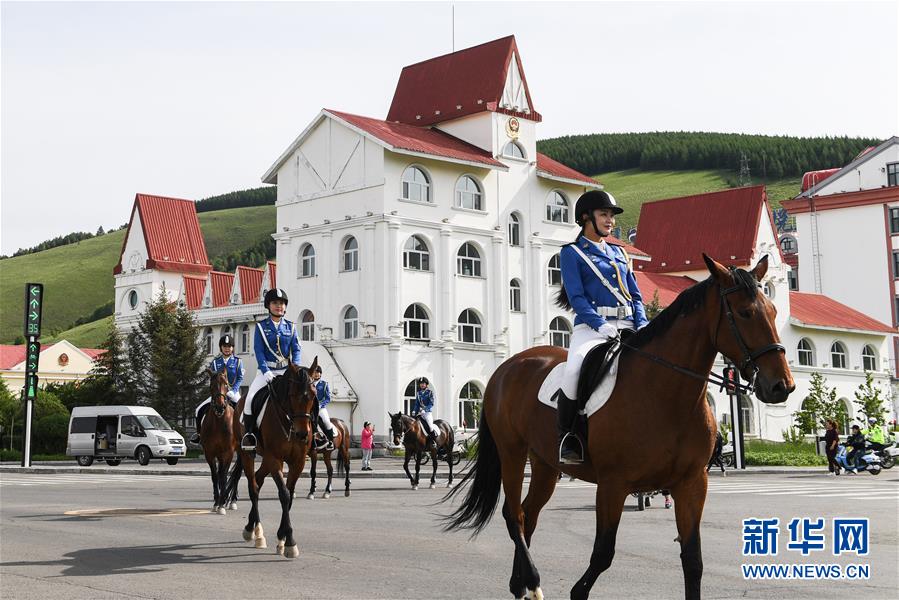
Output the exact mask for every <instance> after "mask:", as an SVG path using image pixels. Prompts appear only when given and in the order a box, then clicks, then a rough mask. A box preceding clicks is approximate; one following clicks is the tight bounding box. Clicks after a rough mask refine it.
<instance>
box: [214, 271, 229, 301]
mask: <svg viewBox="0 0 899 600" xmlns="http://www.w3.org/2000/svg"><path fill="white" fill-rule="evenodd" d="M209 282H210V283H211V284H212V305H213V306H227V305H228V304H231V289H232V288H233V287H234V274H233V273H222V272H221V271H211V272H210V273H209Z"/></svg>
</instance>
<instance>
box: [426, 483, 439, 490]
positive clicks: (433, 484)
mask: <svg viewBox="0 0 899 600" xmlns="http://www.w3.org/2000/svg"><path fill="white" fill-rule="evenodd" d="M435 487H437V484H436V483H432V484H431V485H429V486H428V489H429V490H433V489H434V488H435Z"/></svg>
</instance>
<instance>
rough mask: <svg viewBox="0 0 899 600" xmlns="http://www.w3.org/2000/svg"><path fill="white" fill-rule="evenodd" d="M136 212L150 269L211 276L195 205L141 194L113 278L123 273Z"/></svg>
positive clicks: (188, 201) (132, 212) (177, 199)
mask: <svg viewBox="0 0 899 600" xmlns="http://www.w3.org/2000/svg"><path fill="white" fill-rule="evenodd" d="M135 212H137V213H138V214H139V215H140V224H141V228H142V231H141V233H142V234H143V237H144V241H145V242H146V245H147V253H148V255H149V256H148V257H147V263H146V268H147V269H158V270H160V271H176V272H178V273H208V272H209V271H211V270H212V265H210V264H209V258H208V257H207V256H206V244H205V243H204V242H203V232H202V231H201V230H200V222H199V221H198V220H197V210H196V206H195V204H194V202H193V201H191V200H182V199H179V198H166V197H164V196H151V195H148V194H137V195H136V196H135V197H134V207H133V208H132V210H131V220H130V221H129V222H128V232H127V233H126V234H125V239H124V241H123V242H122V250H121V252H120V253H119V263H118V264H117V265H116V266H115V268H114V269H113V274H116V275H118V274H119V273H121V272H122V260H123V259H124V257H123V256H122V255H123V254H124V253H125V247H126V245H127V244H128V237H129V236H130V235H131V226H132V224H133V223H134V214H135Z"/></svg>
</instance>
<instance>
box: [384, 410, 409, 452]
mask: <svg viewBox="0 0 899 600" xmlns="http://www.w3.org/2000/svg"><path fill="white" fill-rule="evenodd" d="M387 414H388V415H390V429H392V430H393V445H394V446H399V445H400V444H401V443H402V442H403V436H404V435H406V429H407V428H408V427H407V424H406V420H405V419H403V416H404V415H403V413H402V412H401V411H397V413H396V414H395V415H394V414H391V413H390V411H387Z"/></svg>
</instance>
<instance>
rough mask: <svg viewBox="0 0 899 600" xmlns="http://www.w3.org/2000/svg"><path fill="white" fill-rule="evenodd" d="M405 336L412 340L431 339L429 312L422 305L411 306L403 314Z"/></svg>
mask: <svg viewBox="0 0 899 600" xmlns="http://www.w3.org/2000/svg"><path fill="white" fill-rule="evenodd" d="M403 335H404V336H406V337H407V338H409V339H411V340H429V339H431V335H430V331H429V322H428V312H427V311H426V310H425V307H424V306H422V305H421V304H410V305H409V307H408V308H407V309H406V312H405V313H403Z"/></svg>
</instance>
